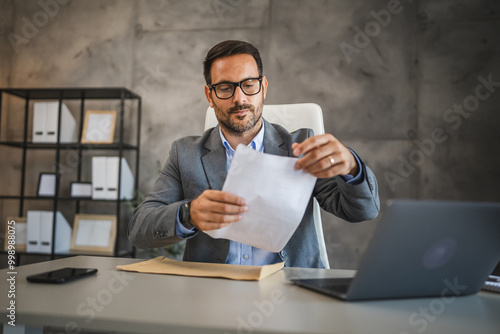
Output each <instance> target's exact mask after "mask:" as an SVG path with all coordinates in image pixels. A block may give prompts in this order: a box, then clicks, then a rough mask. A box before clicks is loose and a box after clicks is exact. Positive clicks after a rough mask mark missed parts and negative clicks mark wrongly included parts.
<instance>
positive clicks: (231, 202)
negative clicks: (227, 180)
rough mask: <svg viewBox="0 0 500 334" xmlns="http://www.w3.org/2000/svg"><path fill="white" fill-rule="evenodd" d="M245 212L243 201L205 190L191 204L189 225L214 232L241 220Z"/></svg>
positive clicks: (234, 196)
mask: <svg viewBox="0 0 500 334" xmlns="http://www.w3.org/2000/svg"><path fill="white" fill-rule="evenodd" d="M246 211H248V207H247V206H246V201H245V199H243V198H241V197H238V196H236V195H233V194H230V193H227V192H224V191H220V190H205V191H204V192H203V193H202V194H201V195H200V196H198V197H197V198H196V199H194V200H193V201H192V202H191V224H193V225H194V226H195V227H196V228H197V229H199V230H202V231H208V230H216V229H219V228H223V227H225V226H227V225H229V224H231V223H234V222H237V221H239V220H241V218H242V214H243V213H244V212H246Z"/></svg>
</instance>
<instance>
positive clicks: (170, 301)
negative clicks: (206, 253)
mask: <svg viewBox="0 0 500 334" xmlns="http://www.w3.org/2000/svg"><path fill="white" fill-rule="evenodd" d="M138 261H141V260H139V259H124V258H105V257H90V256H78V257H73V258H66V259H61V260H55V261H50V262H42V263H36V264H31V265H26V266H21V267H18V268H17V275H16V297H15V301H16V323H17V324H25V325H27V326H33V327H40V326H55V327H62V328H66V331H65V332H66V333H78V332H79V331H78V330H79V329H94V330H99V331H107V330H112V331H114V332H119V333H167V332H168V333H177V332H180V333H288V334H290V333H308V334H312V333H329V334H331V333H395V334H402V333H408V334H413V333H467V334H469V333H498V332H499V328H500V316H499V314H500V295H498V294H492V293H487V292H480V293H479V294H477V295H474V296H465V297H459V298H455V299H454V300H446V302H445V301H443V300H441V299H440V298H421V299H405V300H386V301H369V302H350V303H347V302H341V301H338V300H336V299H333V298H329V297H326V296H323V295H321V294H318V293H315V292H312V291H309V290H305V289H302V288H299V287H297V286H295V285H293V284H291V283H290V282H289V281H288V279H289V278H293V277H349V276H352V275H353V274H354V272H353V271H349V270H325V269H299V268H285V269H284V270H282V271H280V272H278V273H276V274H274V275H272V276H270V277H268V278H266V279H263V280H261V281H258V282H256V281H233V280H227V279H215V278H195V277H182V276H171V275H153V274H141V273H130V272H122V271H115V270H114V268H115V266H116V265H119V264H128V263H133V262H138ZM67 266H73V267H94V268H97V269H98V270H99V272H98V273H97V275H95V276H92V277H87V278H85V279H82V280H79V281H75V282H71V283H68V284H63V285H48V284H34V283H29V282H27V281H26V276H27V275H30V274H34V273H39V272H43V271H47V270H51V269H57V268H61V267H67ZM7 272H8V270H2V271H0V277H1V279H0V291H1V294H2V295H1V297H0V314H1V317H2V319H3V322H4V323H5V322H7V321H8V319H7V318H6V312H7V311H6V308H7V306H8V303H9V300H10V299H8V296H7V294H8V291H9V285H8V282H7V280H6V278H8V277H9V276H10V275H8V274H7ZM6 319H7V320H6Z"/></svg>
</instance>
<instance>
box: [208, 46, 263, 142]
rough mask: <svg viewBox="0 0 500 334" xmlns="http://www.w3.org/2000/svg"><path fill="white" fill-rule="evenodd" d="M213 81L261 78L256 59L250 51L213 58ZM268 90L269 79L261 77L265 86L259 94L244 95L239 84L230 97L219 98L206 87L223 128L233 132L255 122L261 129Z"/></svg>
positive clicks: (243, 130) (243, 129)
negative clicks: (214, 59) (248, 52)
mask: <svg viewBox="0 0 500 334" xmlns="http://www.w3.org/2000/svg"><path fill="white" fill-rule="evenodd" d="M211 75H212V84H218V83H221V82H240V81H242V80H245V79H249V78H258V77H259V70H258V68H257V63H256V62H255V59H254V58H253V57H252V56H251V55H249V54H239V55H234V56H229V57H225V58H220V59H217V60H216V61H214V63H213V64H212V69H211ZM266 91H267V81H266V78H265V77H264V78H263V79H262V88H261V91H260V93H258V94H256V95H251V96H248V95H245V93H243V92H242V91H241V88H240V87H236V90H235V92H234V95H233V96H232V97H230V98H229V99H219V98H218V97H217V96H216V94H215V92H214V91H213V90H212V91H210V88H209V87H208V86H205V95H206V96H207V99H208V102H209V103H210V107H212V108H214V110H215V116H216V117H217V120H218V121H219V124H220V126H221V127H222V129H223V130H227V131H229V132H230V133H232V134H235V135H238V134H243V133H245V132H247V131H249V130H251V129H253V128H254V127H255V126H256V125H257V126H258V127H257V129H260V125H261V123H262V108H263V106H264V98H265V96H266Z"/></svg>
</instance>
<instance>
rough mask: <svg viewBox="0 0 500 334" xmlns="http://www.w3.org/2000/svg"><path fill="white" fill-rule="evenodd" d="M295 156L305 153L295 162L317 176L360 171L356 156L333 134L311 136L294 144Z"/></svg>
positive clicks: (331, 175)
mask: <svg viewBox="0 0 500 334" xmlns="http://www.w3.org/2000/svg"><path fill="white" fill-rule="evenodd" d="M292 149H293V154H294V155H295V156H297V157H298V156H299V155H304V156H303V157H302V158H300V159H299V160H298V161H297V163H296V164H295V169H302V170H304V171H305V172H307V173H310V174H312V175H313V176H316V177H317V178H329V177H333V176H337V175H347V174H351V175H352V176H356V175H357V174H358V173H359V166H358V164H357V162H356V158H354V155H353V154H352V153H351V151H349V149H348V148H347V147H345V146H344V144H342V143H341V142H340V141H339V140H338V139H337V138H335V137H334V136H332V135H331V134H328V133H327V134H324V135H318V136H313V137H309V138H307V139H306V140H304V141H303V142H302V143H300V144H299V143H293V144H292Z"/></svg>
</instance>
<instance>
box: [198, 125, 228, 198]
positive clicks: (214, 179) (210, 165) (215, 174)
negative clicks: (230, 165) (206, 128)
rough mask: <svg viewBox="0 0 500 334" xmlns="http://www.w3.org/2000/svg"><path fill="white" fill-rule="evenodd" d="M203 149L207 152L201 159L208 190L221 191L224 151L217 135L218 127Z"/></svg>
mask: <svg viewBox="0 0 500 334" xmlns="http://www.w3.org/2000/svg"><path fill="white" fill-rule="evenodd" d="M204 147H205V148H206V149H207V150H208V152H207V153H206V154H205V155H203V156H202V157H201V162H202V164H203V169H204V171H205V175H206V176H207V180H208V184H209V186H210V189H214V190H221V189H222V186H223V185H224V181H225V180H226V176H227V170H226V151H225V148H224V145H223V144H222V141H221V139H220V134H219V126H216V127H215V128H214V129H213V130H212V133H211V134H210V136H209V137H208V139H207V141H206V142H205V145H204Z"/></svg>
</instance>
